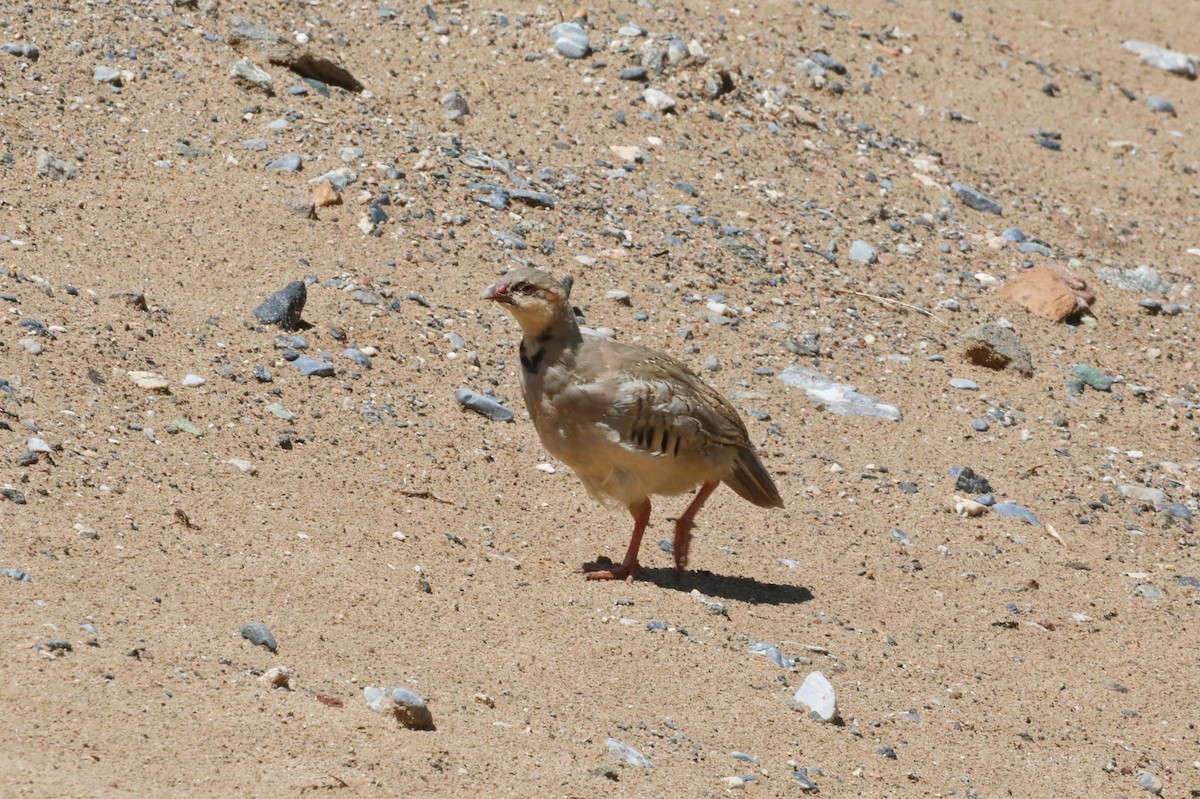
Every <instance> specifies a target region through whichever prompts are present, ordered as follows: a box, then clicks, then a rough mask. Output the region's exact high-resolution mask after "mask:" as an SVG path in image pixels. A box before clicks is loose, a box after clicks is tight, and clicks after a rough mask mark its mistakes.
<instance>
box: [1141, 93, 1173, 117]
mask: <svg viewBox="0 0 1200 799" xmlns="http://www.w3.org/2000/svg"><path fill="white" fill-rule="evenodd" d="M1146 105H1148V106H1150V110H1151V111H1155V112H1157V113H1159V114H1170V115H1171V116H1175V106H1174V104H1173V103H1171V101H1170V100H1164V99H1163V98H1161V97H1155V96H1154V95H1152V94H1148V95H1146Z"/></svg>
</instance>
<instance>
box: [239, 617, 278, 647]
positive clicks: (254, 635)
mask: <svg viewBox="0 0 1200 799" xmlns="http://www.w3.org/2000/svg"><path fill="white" fill-rule="evenodd" d="M242 637H243V638H245V639H246V640H247V641H249V642H250V643H252V644H254V645H255V646H265V647H266V648H267V649H270V650H271V651H272V652H274V651H275V650H276V649H277V648H278V647H279V644H277V643H276V642H275V636H273V635H271V631H270V630H268V629H267V625H265V624H263V623H262V622H261V621H248V622H246V623H245V624H243V625H242Z"/></svg>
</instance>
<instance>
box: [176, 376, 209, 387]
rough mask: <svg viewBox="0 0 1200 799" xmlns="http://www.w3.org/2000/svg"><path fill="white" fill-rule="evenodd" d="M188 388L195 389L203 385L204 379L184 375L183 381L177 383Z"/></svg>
mask: <svg viewBox="0 0 1200 799" xmlns="http://www.w3.org/2000/svg"><path fill="white" fill-rule="evenodd" d="M179 382H181V383H182V384H183V385H185V386H187V387H188V388H197V387H199V386H202V385H204V378H203V377H201V376H200V375H193V374H188V375H184V378H183V380H181V381H179Z"/></svg>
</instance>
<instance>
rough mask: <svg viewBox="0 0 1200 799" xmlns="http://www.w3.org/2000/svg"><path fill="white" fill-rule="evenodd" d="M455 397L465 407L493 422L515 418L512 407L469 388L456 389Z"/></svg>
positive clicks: (509, 420)
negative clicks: (507, 406)
mask: <svg viewBox="0 0 1200 799" xmlns="http://www.w3.org/2000/svg"><path fill="white" fill-rule="evenodd" d="M454 399H456V400H458V404H459V405H462V406H463V407H464V408H467V409H469V410H472V411H475V412H476V413H478V414H480V415H481V416H485V417H487V418H488V419H491V420H492V421H493V422H511V421H512V420H513V412H512V409H510V408H506V407H505V406H504V405H502V404H500V403H499V402H497V401H496V400H494V399H492V398H491V397H488V396H485V395H483V394H479V393H477V392H475V391H472V390H471V389H469V388H460V389H458V390H457V391H455V392H454Z"/></svg>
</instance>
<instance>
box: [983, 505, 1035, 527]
mask: <svg viewBox="0 0 1200 799" xmlns="http://www.w3.org/2000/svg"><path fill="white" fill-rule="evenodd" d="M992 510H994V511H995V512H996V513H998V514H1000V515H1001V516H1008V517H1009V518H1012V519H1022V520H1024V521H1026V522H1028V523H1029V524H1032V525H1033V526H1034V527H1041V526H1042V523H1041V522H1040V521H1038V518H1037V517H1036V516H1034V515H1033V512H1032V511H1030V510H1029V509H1028V508H1025V507H1022V506H1021V505H1018V504H1016V503H1015V502H997V503H996V504H995V505H993V506H992Z"/></svg>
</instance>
